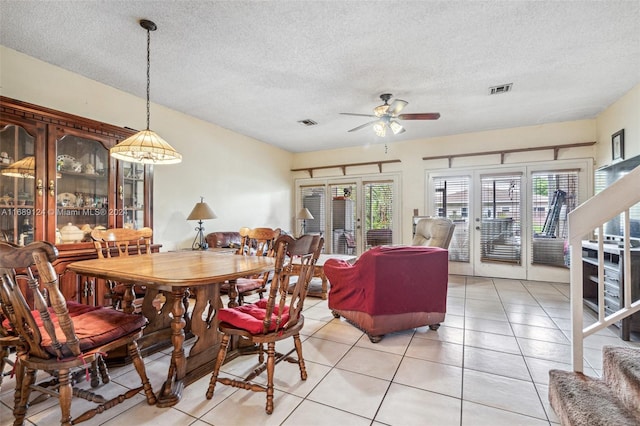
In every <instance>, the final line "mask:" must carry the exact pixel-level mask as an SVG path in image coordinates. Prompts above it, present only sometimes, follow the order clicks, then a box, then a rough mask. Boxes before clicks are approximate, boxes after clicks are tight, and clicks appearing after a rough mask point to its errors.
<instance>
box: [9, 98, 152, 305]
mask: <svg viewBox="0 0 640 426" xmlns="http://www.w3.org/2000/svg"><path fill="white" fill-rule="evenodd" d="M133 133H134V130H130V129H125V128H121V127H117V126H113V125H109V124H105V123H101V122H98V121H94V120H90V119H87V118H83V117H79V116H75V115H71V114H67V113H64V112H59V111H55V110H52V109H48V108H43V107H39V106H36V105H33V104H29V103H26V102H22V101H18V100H14V99H10V98H7V97H0V239H2V240H4V241H9V242H11V243H14V244H18V245H24V244H28V243H29V242H31V241H33V240H46V241H50V242H52V243H55V244H56V246H57V247H58V250H59V253H60V257H59V260H58V261H57V263H56V265H55V267H56V270H57V272H58V273H59V274H61V282H60V286H61V289H62V291H63V293H64V295H65V297H66V298H67V299H69V300H78V301H83V302H85V303H99V304H102V303H104V301H103V296H104V288H105V286H104V285H98V283H96V282H93V281H90V280H88V279H79V278H78V277H76V276H75V274H73V273H71V272H67V271H66V265H67V264H69V263H70V262H73V261H77V260H83V259H90V258H94V257H96V254H95V248H94V246H93V243H92V242H91V238H90V235H89V233H90V232H91V230H92V229H94V228H96V227H105V228H112V227H131V228H141V227H144V226H148V227H153V224H152V200H151V197H152V190H153V188H152V185H153V177H152V175H153V166H151V165H146V166H145V165H142V164H134V163H128V162H123V161H118V160H115V159H112V158H111V157H110V156H109V148H111V147H112V146H114V145H115V144H117V143H118V142H119V141H120V140H123V139H124V138H126V137H128V136H130V135H132V134H133ZM156 249H157V247H156Z"/></svg>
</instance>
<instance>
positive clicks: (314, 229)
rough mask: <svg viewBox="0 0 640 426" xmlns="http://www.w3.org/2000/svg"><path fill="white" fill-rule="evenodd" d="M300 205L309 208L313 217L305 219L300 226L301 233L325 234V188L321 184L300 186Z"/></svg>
mask: <svg viewBox="0 0 640 426" xmlns="http://www.w3.org/2000/svg"><path fill="white" fill-rule="evenodd" d="M300 198H301V199H302V207H305V208H307V209H309V213H311V216H313V219H306V220H305V221H304V222H303V224H302V225H304V229H302V227H301V228H300V232H301V234H303V233H309V234H320V235H322V236H324V235H325V188H324V185H321V186H301V187H300Z"/></svg>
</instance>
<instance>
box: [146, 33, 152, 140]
mask: <svg viewBox="0 0 640 426" xmlns="http://www.w3.org/2000/svg"><path fill="white" fill-rule="evenodd" d="M150 87H151V31H149V28H147V130H149V122H150V121H151V113H150V105H149V98H150V96H151V95H150V93H151V90H150Z"/></svg>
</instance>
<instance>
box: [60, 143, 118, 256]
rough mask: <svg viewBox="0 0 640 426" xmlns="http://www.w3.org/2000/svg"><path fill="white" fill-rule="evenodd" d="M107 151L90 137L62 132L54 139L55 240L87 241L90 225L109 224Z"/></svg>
mask: <svg viewBox="0 0 640 426" xmlns="http://www.w3.org/2000/svg"><path fill="white" fill-rule="evenodd" d="M108 153H109V152H108V150H107V149H106V148H105V147H104V146H103V145H102V144H101V143H100V142H98V141H95V140H91V139H86V138H81V137H78V136H74V135H65V136H63V137H62V138H60V139H59V140H58V141H57V157H56V160H57V162H56V166H57V179H56V184H55V187H56V205H57V213H58V214H57V223H56V228H57V229H58V231H59V232H58V233H57V236H56V242H57V243H58V244H65V243H74V242H80V241H83V240H85V241H88V240H89V239H90V235H89V234H90V232H91V230H92V229H93V228H95V227H96V226H103V227H105V228H106V227H108V225H109V221H108V217H109V216H108V211H109V197H108V193H109V181H108V167H109V162H108ZM112 207H114V206H112ZM76 228H78V229H80V230H81V231H82V232H78V231H77V229H76Z"/></svg>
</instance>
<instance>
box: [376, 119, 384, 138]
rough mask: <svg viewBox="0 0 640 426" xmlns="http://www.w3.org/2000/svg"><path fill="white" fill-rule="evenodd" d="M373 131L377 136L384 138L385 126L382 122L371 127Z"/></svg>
mask: <svg viewBox="0 0 640 426" xmlns="http://www.w3.org/2000/svg"><path fill="white" fill-rule="evenodd" d="M373 131H374V132H376V135H377V136H380V137H381V138H384V137H385V136H386V134H387V126H386V125H385V123H384V121H379V122H377V123H376V124H374V125H373Z"/></svg>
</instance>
